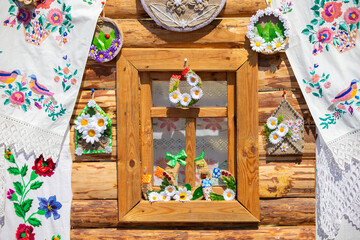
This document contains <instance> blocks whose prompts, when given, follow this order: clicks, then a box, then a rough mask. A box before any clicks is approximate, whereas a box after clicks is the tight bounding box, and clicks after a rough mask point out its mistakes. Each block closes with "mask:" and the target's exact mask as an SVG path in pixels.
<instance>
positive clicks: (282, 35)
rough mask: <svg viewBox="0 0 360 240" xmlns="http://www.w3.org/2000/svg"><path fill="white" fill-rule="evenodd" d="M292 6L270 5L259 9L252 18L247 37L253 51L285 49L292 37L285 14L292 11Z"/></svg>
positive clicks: (270, 52)
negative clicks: (272, 6)
mask: <svg viewBox="0 0 360 240" xmlns="http://www.w3.org/2000/svg"><path fill="white" fill-rule="evenodd" d="M290 6H291V4H288V5H287V7H284V8H282V9H272V8H271V7H268V8H266V9H265V10H258V11H257V13H256V14H255V15H253V16H252V17H251V18H250V23H249V24H248V25H247V33H246V37H247V38H249V40H250V46H251V49H252V50H253V51H256V52H259V53H263V54H273V53H276V52H279V51H281V50H284V49H285V46H286V44H287V42H288V38H289V37H290V24H289V23H288V21H287V18H286V16H285V15H284V14H285V13H287V12H289V11H290V10H289V8H290ZM290 9H291V8H290Z"/></svg>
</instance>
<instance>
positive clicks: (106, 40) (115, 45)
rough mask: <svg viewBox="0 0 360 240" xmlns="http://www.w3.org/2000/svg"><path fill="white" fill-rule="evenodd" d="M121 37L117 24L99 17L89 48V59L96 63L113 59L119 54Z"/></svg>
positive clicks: (121, 42)
mask: <svg viewBox="0 0 360 240" xmlns="http://www.w3.org/2000/svg"><path fill="white" fill-rule="evenodd" d="M122 44H123V37H122V33H121V31H120V29H119V28H118V26H117V24H116V23H115V22H114V21H113V20H111V19H110V18H105V17H101V18H100V19H99V20H98V25H97V29H96V31H95V35H94V38H93V41H92V44H91V47H90V51H89V57H90V58H91V59H93V60H95V61H96V62H98V63H102V62H108V61H111V60H112V59H114V58H115V57H116V56H117V55H118V54H119V52H120V50H121V47H122Z"/></svg>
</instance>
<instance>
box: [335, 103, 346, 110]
mask: <svg viewBox="0 0 360 240" xmlns="http://www.w3.org/2000/svg"><path fill="white" fill-rule="evenodd" d="M337 107H338V108H340V109H342V110H345V109H346V107H345V105H341V104H339V105H337Z"/></svg>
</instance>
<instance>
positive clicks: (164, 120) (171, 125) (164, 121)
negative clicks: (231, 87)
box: [158, 118, 179, 132]
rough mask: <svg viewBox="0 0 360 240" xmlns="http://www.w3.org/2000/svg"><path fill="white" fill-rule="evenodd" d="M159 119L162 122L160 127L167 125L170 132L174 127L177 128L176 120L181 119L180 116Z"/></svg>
mask: <svg viewBox="0 0 360 240" xmlns="http://www.w3.org/2000/svg"><path fill="white" fill-rule="evenodd" d="M158 120H159V121H161V122H162V123H161V125H160V128H164V127H166V129H167V130H168V132H170V131H171V129H172V128H173V129H174V130H176V126H175V124H174V122H177V121H179V119H178V118H158Z"/></svg>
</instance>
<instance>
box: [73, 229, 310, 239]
mask: <svg viewBox="0 0 360 240" xmlns="http://www.w3.org/2000/svg"><path fill="white" fill-rule="evenodd" d="M211 238H215V239H263V240H270V239H271V240H272V239H297V240H302V239H315V226H301V227H263V226H260V227H259V228H256V227H253V228H249V227H245V228H244V227H243V228H242V229H238V228H237V229H220V230H201V229H200V230H177V229H167V230H146V229H130V230H125V229H116V228H106V229H101V228H100V229H72V230H71V239H72V240H82V239H86V240H108V239H118V240H120V239H127V240H137V239H168V240H170V239H171V240H175V239H179V240H180V239H195V240H207V239H211Z"/></svg>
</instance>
